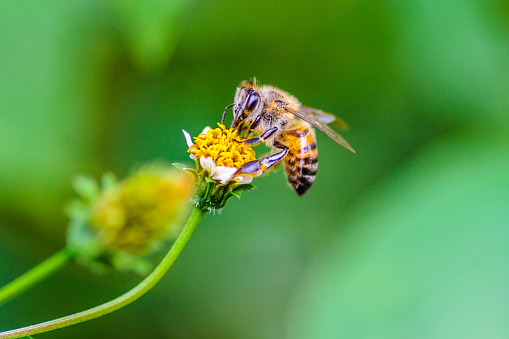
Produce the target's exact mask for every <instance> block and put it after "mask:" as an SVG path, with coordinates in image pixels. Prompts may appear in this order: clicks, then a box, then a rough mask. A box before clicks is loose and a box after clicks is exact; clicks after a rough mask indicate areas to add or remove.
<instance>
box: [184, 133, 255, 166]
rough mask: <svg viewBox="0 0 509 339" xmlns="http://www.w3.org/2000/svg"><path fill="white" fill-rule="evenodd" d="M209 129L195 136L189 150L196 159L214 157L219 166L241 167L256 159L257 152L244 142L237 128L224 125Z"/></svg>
mask: <svg viewBox="0 0 509 339" xmlns="http://www.w3.org/2000/svg"><path fill="white" fill-rule="evenodd" d="M217 125H218V126H219V127H218V128H215V129H209V130H208V131H207V133H205V134H201V135H199V136H197V137H195V138H194V143H195V144H194V145H192V146H191V147H189V149H188V150H187V152H189V153H191V154H193V155H194V156H195V157H196V159H200V158H201V157H205V158H212V160H214V162H215V163H216V165H217V166H225V167H236V168H241V167H242V165H244V164H245V163H247V162H249V161H253V160H256V158H255V152H254V151H253V149H252V148H251V146H250V145H246V144H244V143H242V139H241V138H240V137H239V135H238V134H237V130H236V129H233V128H230V129H226V128H225V126H224V125H222V124H217Z"/></svg>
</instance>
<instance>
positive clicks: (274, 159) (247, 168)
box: [242, 141, 288, 173]
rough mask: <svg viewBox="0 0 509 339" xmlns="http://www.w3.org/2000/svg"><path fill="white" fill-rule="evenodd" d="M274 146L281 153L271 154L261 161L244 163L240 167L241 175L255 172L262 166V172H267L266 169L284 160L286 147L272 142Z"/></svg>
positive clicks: (286, 151)
mask: <svg viewBox="0 0 509 339" xmlns="http://www.w3.org/2000/svg"><path fill="white" fill-rule="evenodd" d="M274 146H275V147H276V148H278V149H281V151H280V152H277V153H274V154H271V155H269V156H268V157H265V158H263V159H260V160H253V161H250V162H247V163H245V164H244V165H243V166H242V172H243V173H253V172H257V171H259V170H261V169H262V166H264V170H267V169H269V168H271V167H272V166H274V165H275V164H277V163H278V162H279V161H280V160H281V159H283V158H284V156H285V155H286V153H288V147H286V146H285V145H283V144H281V143H279V142H277V141H276V142H274Z"/></svg>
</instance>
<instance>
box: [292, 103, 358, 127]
mask: <svg viewBox="0 0 509 339" xmlns="http://www.w3.org/2000/svg"><path fill="white" fill-rule="evenodd" d="M300 110H301V111H302V112H304V113H306V114H311V115H312V116H314V117H315V118H317V119H318V120H320V121H321V122H323V123H324V124H331V125H332V126H334V127H337V128H339V129H341V130H343V131H348V130H349V129H350V126H348V123H347V122H346V121H345V120H343V119H341V118H338V117H337V116H335V115H334V114H332V113H328V112H325V111H322V110H321V109H318V108H313V107H309V106H301V108H300Z"/></svg>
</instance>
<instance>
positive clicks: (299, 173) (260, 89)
mask: <svg viewBox="0 0 509 339" xmlns="http://www.w3.org/2000/svg"><path fill="white" fill-rule="evenodd" d="M231 107H233V121H232V124H231V127H230V128H238V129H239V134H242V132H243V131H244V129H246V128H247V132H246V135H245V138H246V139H245V140H244V141H243V142H244V143H245V144H249V145H256V144H259V143H261V142H265V144H266V145H267V146H269V147H273V148H275V149H276V152H275V153H273V154H271V155H269V156H267V157H264V158H262V159H259V160H255V161H251V162H248V163H246V164H244V166H242V172H244V173H253V172H257V171H259V170H262V171H265V170H267V169H270V168H271V167H273V166H275V165H276V164H278V163H279V162H280V161H281V160H283V162H284V165H285V174H286V179H287V181H288V184H289V185H290V187H292V188H293V189H294V190H295V192H297V194H298V195H299V196H302V195H304V194H305V193H306V192H307V191H308V190H309V189H310V188H311V185H313V182H314V181H315V178H316V172H317V168H318V151H317V148H316V137H315V132H314V129H313V127H312V126H314V127H316V128H318V129H319V130H320V131H322V132H323V133H325V134H326V135H327V136H328V137H329V138H331V139H332V140H334V141H336V142H337V143H338V144H340V145H341V146H343V147H345V148H346V149H348V150H350V151H352V152H354V153H355V151H354V149H353V148H352V147H351V146H350V145H349V144H348V142H347V141H346V140H345V139H344V138H343V137H342V136H341V135H339V134H338V133H336V132H335V131H334V130H332V129H331V128H330V127H329V126H328V125H327V124H330V123H333V122H335V123H336V124H337V125H339V126H340V127H341V126H342V127H346V126H347V124H346V123H345V122H344V121H343V120H341V119H339V118H337V117H335V116H334V115H332V114H330V113H326V112H324V111H322V110H320V109H315V108H311V107H307V106H303V105H301V103H300V102H299V100H297V98H295V97H294V96H292V95H291V94H289V93H287V92H285V91H283V90H281V89H279V88H277V87H274V86H269V85H260V84H259V83H258V82H257V81H256V79H254V78H253V79H251V80H246V81H242V82H241V83H240V85H239V86H238V87H237V90H236V92H235V99H234V103H233V104H231V105H228V106H227V107H226V108H225V110H224V113H223V117H222V120H221V123H224V118H225V115H226V112H227V111H228V109H229V108H231ZM253 132H255V133H257V134H258V135H259V136H258V137H254V138H249V137H250V135H251V133H253Z"/></svg>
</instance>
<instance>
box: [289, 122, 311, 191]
mask: <svg viewBox="0 0 509 339" xmlns="http://www.w3.org/2000/svg"><path fill="white" fill-rule="evenodd" d="M285 134H286V135H285V139H286V140H287V145H288V154H287V156H286V157H285V159H284V162H285V173H286V179H287V180H288V184H289V185H290V186H291V187H292V188H293V189H294V190H295V192H297V194H298V195H299V196H302V195H304V194H305V193H306V192H307V191H308V190H309V189H310V188H311V186H312V185H313V182H314V181H315V178H316V171H317V169H318V151H317V149H316V141H315V133H314V131H313V129H311V127H309V126H308V125H307V124H304V123H301V124H299V125H298V126H297V128H295V129H291V130H289V131H287V132H286V133H285Z"/></svg>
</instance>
